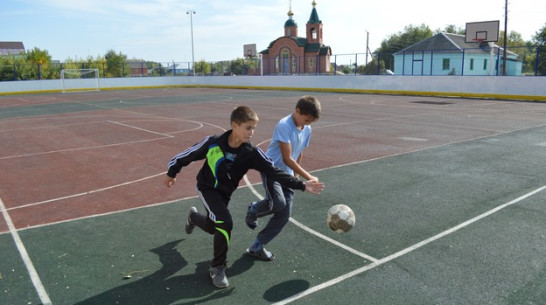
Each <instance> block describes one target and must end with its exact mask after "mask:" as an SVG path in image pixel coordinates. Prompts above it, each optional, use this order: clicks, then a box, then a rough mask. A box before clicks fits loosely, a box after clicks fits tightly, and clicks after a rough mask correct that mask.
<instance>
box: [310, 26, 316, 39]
mask: <svg viewBox="0 0 546 305" xmlns="http://www.w3.org/2000/svg"><path fill="white" fill-rule="evenodd" d="M311 39H313V40H315V39H317V30H316V29H315V28H312V29H311Z"/></svg>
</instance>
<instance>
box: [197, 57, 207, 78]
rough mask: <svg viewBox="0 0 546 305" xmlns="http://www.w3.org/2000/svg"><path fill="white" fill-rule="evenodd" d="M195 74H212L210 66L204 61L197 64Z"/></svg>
mask: <svg viewBox="0 0 546 305" xmlns="http://www.w3.org/2000/svg"><path fill="white" fill-rule="evenodd" d="M195 74H199V75H208V74H210V64H209V63H208V62H206V61H205V60H204V59H201V60H200V61H198V62H196V63H195Z"/></svg>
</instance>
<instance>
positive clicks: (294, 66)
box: [292, 54, 297, 73]
mask: <svg viewBox="0 0 546 305" xmlns="http://www.w3.org/2000/svg"><path fill="white" fill-rule="evenodd" d="M296 63H297V59H296V55H294V54H292V73H296Z"/></svg>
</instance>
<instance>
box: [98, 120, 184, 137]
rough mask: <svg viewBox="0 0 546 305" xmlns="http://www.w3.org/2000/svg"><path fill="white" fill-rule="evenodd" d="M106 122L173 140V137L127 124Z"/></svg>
mask: <svg viewBox="0 0 546 305" xmlns="http://www.w3.org/2000/svg"><path fill="white" fill-rule="evenodd" d="M108 122H109V123H112V124H117V125H121V126H125V127H129V128H133V129H136V130H140V131H145V132H149V133H151V134H155V135H160V136H163V137H167V138H174V136H171V135H169V134H164V133H159V132H155V131H151V130H148V129H144V128H140V127H136V126H132V125H128V124H123V123H120V122H116V121H110V120H108Z"/></svg>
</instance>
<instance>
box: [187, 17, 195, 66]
mask: <svg viewBox="0 0 546 305" xmlns="http://www.w3.org/2000/svg"><path fill="white" fill-rule="evenodd" d="M186 14H187V15H190V26H191V66H192V69H193V76H195V57H194V55H193V16H192V15H193V14H195V11H194V10H189V11H186Z"/></svg>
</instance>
